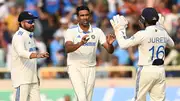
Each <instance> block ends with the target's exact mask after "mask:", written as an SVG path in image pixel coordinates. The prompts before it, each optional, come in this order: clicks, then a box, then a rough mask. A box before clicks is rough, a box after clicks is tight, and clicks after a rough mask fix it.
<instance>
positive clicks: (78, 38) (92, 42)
mask: <svg viewBox="0 0 180 101" xmlns="http://www.w3.org/2000/svg"><path fill="white" fill-rule="evenodd" d="M76 13H77V17H78V24H77V25H76V26H74V27H72V28H69V29H67V32H66V34H65V49H66V52H67V53H68V57H67V62H68V74H69V77H70V80H71V83H72V86H73V88H74V90H75V93H76V96H77V99H78V101H91V99H92V94H93V89H94V84H95V65H96V50H97V45H98V43H100V44H101V45H102V46H103V47H104V48H105V49H106V50H107V51H108V52H109V53H113V51H114V47H113V45H112V43H113V42H114V40H115V36H113V35H110V34H109V35H107V36H105V35H104V33H103V32H102V30H101V29H99V28H97V27H93V26H91V24H90V10H89V8H88V7H87V6H79V7H77V9H76Z"/></svg>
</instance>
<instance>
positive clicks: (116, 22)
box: [110, 14, 128, 33]
mask: <svg viewBox="0 0 180 101" xmlns="http://www.w3.org/2000/svg"><path fill="white" fill-rule="evenodd" d="M110 23H111V25H112V27H113V29H114V31H115V33H116V32H117V31H119V30H123V29H125V28H127V25H128V21H127V20H126V18H125V17H124V16H122V15H121V16H120V15H119V14H118V15H115V16H113V19H111V20H110Z"/></svg>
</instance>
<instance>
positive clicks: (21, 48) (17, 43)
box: [13, 36, 32, 59]
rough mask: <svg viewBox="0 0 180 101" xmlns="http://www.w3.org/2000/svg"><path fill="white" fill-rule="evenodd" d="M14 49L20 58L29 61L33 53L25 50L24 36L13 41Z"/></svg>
mask: <svg viewBox="0 0 180 101" xmlns="http://www.w3.org/2000/svg"><path fill="white" fill-rule="evenodd" d="M13 47H14V49H15V50H16V52H17V54H18V55H19V56H20V57H23V58H28V59H29V58H30V55H31V53H32V52H29V51H27V50H26V49H25V40H23V37H22V36H16V37H15V38H14V39H13Z"/></svg>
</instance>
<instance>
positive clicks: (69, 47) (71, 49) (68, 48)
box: [65, 35, 89, 53]
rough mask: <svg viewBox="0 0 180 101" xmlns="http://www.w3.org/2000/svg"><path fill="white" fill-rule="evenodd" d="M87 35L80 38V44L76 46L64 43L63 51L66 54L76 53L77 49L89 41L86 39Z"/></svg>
mask: <svg viewBox="0 0 180 101" xmlns="http://www.w3.org/2000/svg"><path fill="white" fill-rule="evenodd" d="M87 37H88V35H85V36H84V37H82V39H81V42H78V43H77V44H74V43H73V42H72V41H66V43H65V50H66V52H67V53H70V52H74V51H76V50H77V49H78V48H79V47H81V46H82V45H84V44H85V43H87V41H88V40H89V39H87Z"/></svg>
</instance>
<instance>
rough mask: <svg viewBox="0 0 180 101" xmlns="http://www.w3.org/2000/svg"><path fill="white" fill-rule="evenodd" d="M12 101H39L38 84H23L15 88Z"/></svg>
mask: <svg viewBox="0 0 180 101" xmlns="http://www.w3.org/2000/svg"><path fill="white" fill-rule="evenodd" d="M14 94H15V100H14V101H41V99H40V91H39V85H38V83H31V84H23V85H20V86H19V87H17V88H15V92H14Z"/></svg>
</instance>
